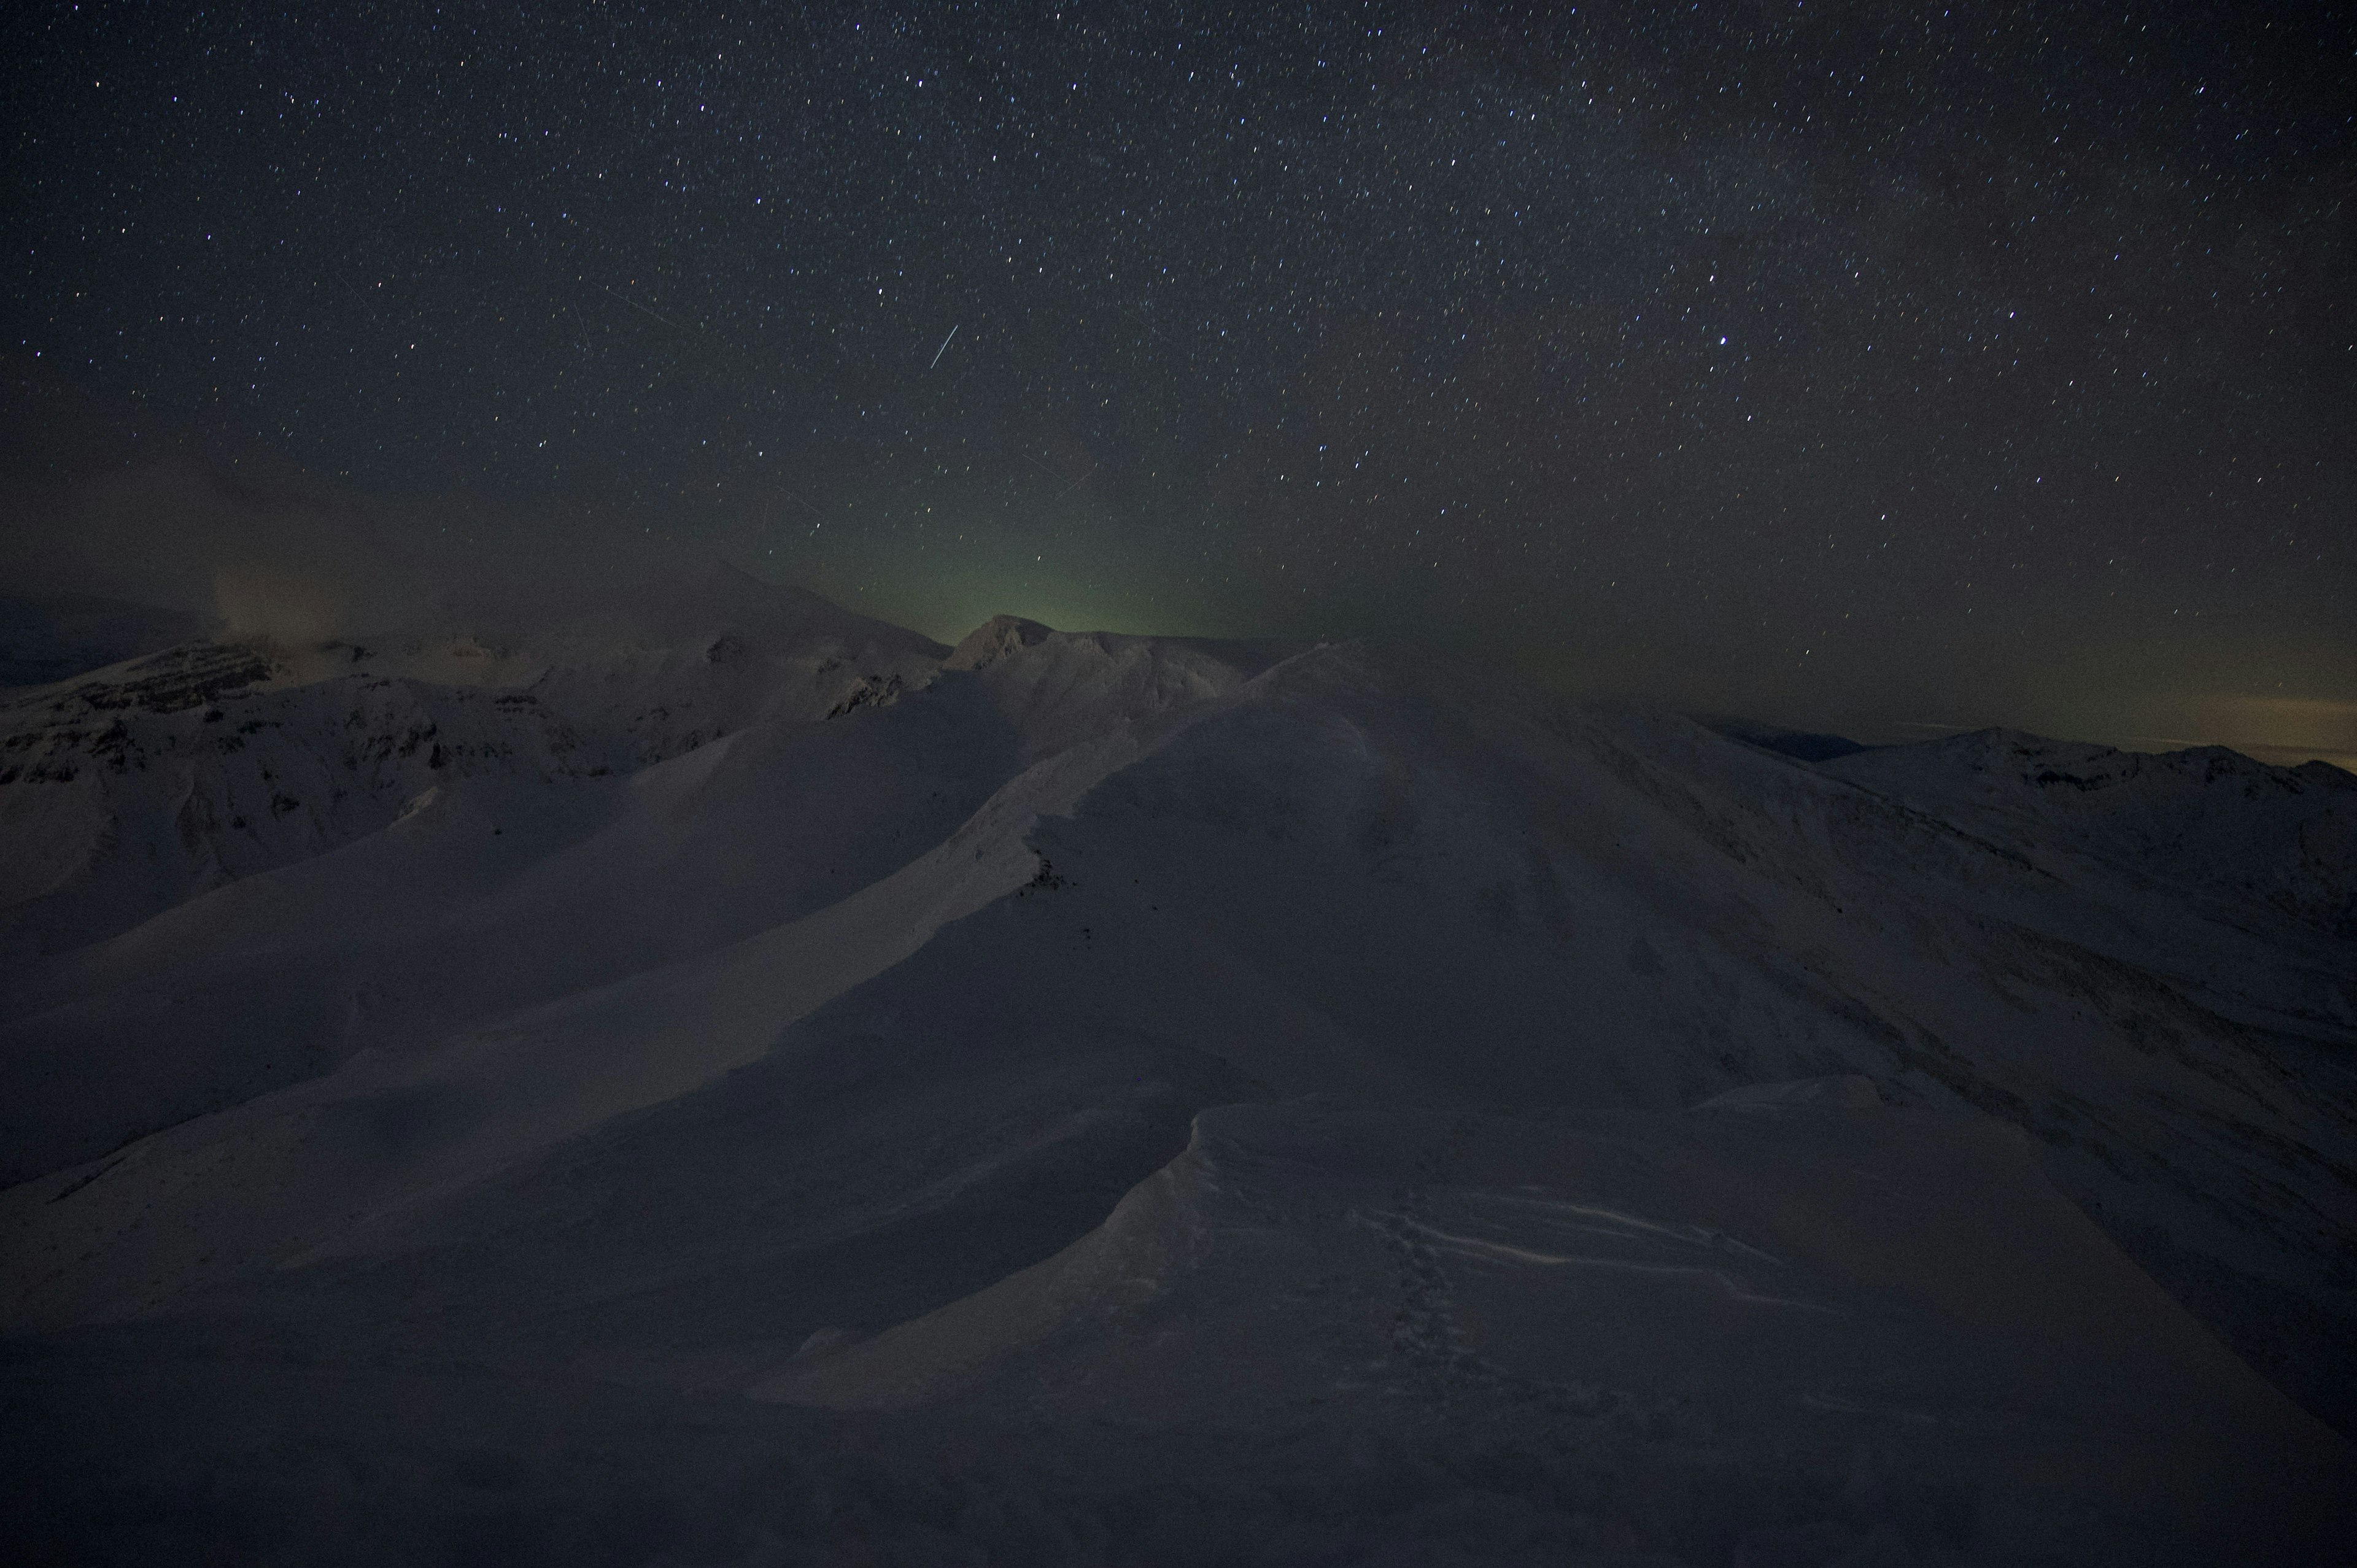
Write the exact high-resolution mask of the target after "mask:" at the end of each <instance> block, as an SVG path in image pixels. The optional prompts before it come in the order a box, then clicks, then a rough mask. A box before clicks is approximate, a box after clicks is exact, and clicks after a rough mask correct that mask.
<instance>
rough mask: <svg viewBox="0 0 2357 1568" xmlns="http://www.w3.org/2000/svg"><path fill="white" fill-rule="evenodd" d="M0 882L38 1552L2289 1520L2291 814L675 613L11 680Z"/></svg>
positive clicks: (1407, 1554) (2332, 1390)
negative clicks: (222, 1545) (234, 1544)
mask: <svg viewBox="0 0 2357 1568" xmlns="http://www.w3.org/2000/svg"><path fill="white" fill-rule="evenodd" d="M0 846H5V848H4V849H0V1181H5V1182H6V1183H8V1184H9V1185H8V1186H7V1187H6V1189H5V1191H0V1325H5V1332H6V1335H7V1339H6V1341H5V1344H6V1356H7V1361H6V1369H7V1382H6V1388H7V1393H6V1395H5V1398H6V1399H7V1401H8V1402H9V1405H10V1407H11V1408H10V1411H9V1412H8V1418H7V1421H6V1423H5V1424H6V1427H7V1430H8V1432H9V1434H10V1435H9V1438H8V1440H7V1441H8V1444H9V1448H10V1452H9V1455H8V1459H9V1468H10V1471H11V1474H12V1476H13V1477H14V1478H13V1479H12V1480H11V1481H10V1482H9V1483H8V1485H9V1486H10V1487H12V1488H13V1496H12V1498H11V1501H12V1503H14V1504H15V1505H16V1507H17V1508H18V1509H20V1510H21V1511H22V1513H23V1515H24V1517H26V1518H27V1519H28V1520H32V1521H33V1522H32V1523H31V1524H29V1525H28V1526H27V1530H31V1531H34V1532H36V1533H34V1534H30V1535H28V1536H27V1539H28V1540H38V1541H41V1542H43V1543H45V1544H46V1546H47V1547H49V1548H54V1550H55V1551H56V1552H57V1553H58V1554H59V1556H60V1557H65V1556H69V1555H72V1554H79V1555H80V1556H81V1558H82V1559H84V1560H98V1561H117V1560H121V1561H134V1560H145V1559H147V1558H151V1557H153V1556H155V1555H156V1554H159V1553H164V1552H192V1551H194V1550H195V1549H196V1548H198V1547H199V1545H202V1544H203V1543H206V1542H210V1541H219V1540H222V1539H233V1540H235V1541H239V1542H242V1547H241V1548H240V1550H239V1551H238V1552H237V1555H238V1556H239V1557H240V1558H241V1559H242V1560H247V1561H272V1560H285V1561H300V1560H318V1559H319V1558H321V1557H322V1556H337V1557H346V1558H350V1559H351V1560H360V1559H361V1558H362V1557H364V1556H371V1557H372V1558H373V1559H374V1560H384V1561H458V1560H466V1559H467V1558H468V1557H470V1556H471V1557H479V1558H480V1559H482V1560H485V1561H492V1560H498V1561H534V1560H538V1559H540V1558H542V1557H545V1558H547V1559H548V1560H550V1561H556V1560H564V1561H568V1562H573V1561H584V1560H587V1561H613V1562H654V1561H672V1562H684V1561H696V1562H743V1563H754V1562H798V1561H817V1562H828V1561H864V1560H870V1559H866V1558H862V1557H861V1556H860V1555H859V1554H860V1553H861V1552H871V1551H872V1552H878V1553H885V1554H890V1553H898V1555H897V1556H894V1555H887V1556H886V1557H885V1558H884V1560H890V1561H912V1562H923V1561H939V1562H968V1563H971V1562H982V1561H988V1562H993V1563H1000V1562H1052V1561H1072V1562H1170V1563H1181V1562H1189V1563H1192V1562H1204V1563H1211V1562H1229V1561H1236V1562H1257V1561H1265V1562H1276V1563H1294V1562H1329V1561H1330V1562H1336V1563H1356V1562H1403V1563H1404V1562H1482V1563H1490V1562H1521V1561H1529V1562H1549V1563H1557V1562H1566V1561H1574V1562H1576V1561H1597V1562H1621V1563H1637V1562H1650V1563H1670V1562H1685V1563H1696V1564H1700V1563H1736V1562H1742V1563H1770V1562H1773V1563H1835V1562H1846V1563H1905V1562H1919V1561H1920V1562H1953V1561H2057V1562H2121V1563H2130V1562H2134V1563H2149V1562H2160V1561H2184V1562H2208V1561H2221V1560H2226V1559H2230V1558H2240V1559H2243V1560H2249V1561H2282V1562H2299V1561H2329V1560H2330V1553H2331V1551H2332V1548H2333V1546H2334V1545H2335V1544H2336V1543H2345V1541H2346V1540H2347V1539H2348V1537H2347V1535H2346V1534H2345V1533H2337V1532H2345V1531H2346V1530H2348V1529H2349V1528H2350V1526H2351V1525H2352V1522H2357V1520H2352V1514H2351V1512H2350V1505H2349V1504H2348V1503H2347V1502H2346V1501H2345V1499H2346V1498H2348V1497H2350V1496H2352V1495H2357V1455H2352V1448H2351V1445H2350V1443H2349V1440H2348V1439H2349V1434H2352V1432H2357V1272H2352V1268H2353V1267H2357V1190H2353V1189H2357V1079H2352V1049H2357V779H2352V777H2351V776H2350V775H2348V774H2346V773H2344V772H2341V770H2339V769H2337V768H2331V767H2330V766H2327V765H2325V764H2322V763H2314V764H2309V765H2308V766H2306V767H2301V768H2276V767H2269V766H2266V765H2263V764H2260V763H2257V762H2255V761H2252V760H2250V759H2248V758H2246V757H2241V756H2238V755H2236V754H2234V753H2233V752H2229V751H2224V750H2222V749H2217V748H2210V749H2204V750H2194V751H2185V752H2178V753H2172V754H2167V755H2161V756H2140V755H2136V754H2129V753H2123V752H2118V751H2113V750H2110V749H2108V748H2104V747H2101V746H2084V745H2077V744H2072V743H2068V742H2059V741H2050V740H2043V739H2039V738H2037V737H2032V736H2022V735H2018V734H2013V733H2008V732H2002V731H1990V732H1983V733H1979V734H1975V735H1968V736H1956V737H1953V738H1951V739H1947V740H1942V741H1936V742H1931V743H1926V744H1922V745H1917V746H1889V747H1876V748H1863V749H1847V750H1845V749H1844V747H1843V746H1839V745H1835V744H1829V739H1828V737H1824V736H1788V735H1784V734H1781V733H1780V732H1776V731H1773V730H1769V729H1765V728H1762V727H1760V726H1755V725H1743V724H1740V723H1738V722H1733V721H1727V722H1714V723H1713V724H1705V723H1702V722H1699V721H1696V720H1695V719H1692V718H1688V717H1685V716H1683V715H1681V714H1675V713H1672V712H1668V711H1664V710H1661V709H1656V708H1651V707H1647V706H1643V705H1641V704H1633V703H1578V702H1574V701H1570V700H1567V699H1565V698H1563V697H1560V696H1557V695H1555V694H1553V693H1547V692H1544V691H1541V690H1538V689H1535V688H1533V687H1529V686H1527V685H1524V684H1523V683H1521V682H1517V681H1515V680H1513V679H1512V678H1510V677H1508V676H1506V675H1504V674H1501V672H1499V671H1495V670H1492V669H1489V668H1486V667H1483V666H1480V665H1477V664H1473V663H1469V662H1465V661H1461V660H1455V659H1452V658H1446V657H1442V656H1438V655H1435V654H1432V653H1429V652H1425V651H1420V650H1415V649H1413V648H1405V647H1395V646H1384V645H1375V644H1363V643H1337V644H1330V645H1329V644H1317V645H1302V644H1284V645H1279V644H1263V643H1237V642H1211V641H1203V640H1195V639H1153V638H1136V637H1120V636H1113V635H1107V634H1090V633H1071V632H1062V631H1055V630H1051V629H1049V628H1046V627H1043V626H1039V625H1038V624H1036V623H1032V622H1028V621H1023V620H1017V619H1014V618H999V619H997V620H994V621H992V622H990V623H988V624H986V625H985V626H984V627H982V628H978V629H977V630H975V631H974V633H973V635H971V636H970V637H968V638H966V639H964V640H963V642H962V643H960V644H959V645H958V646H957V647H956V648H955V649H953V650H952V649H948V648H944V647H942V646H941V645H940V644H937V643H934V642H932V641H931V640H930V639H926V638H923V637H921V636H919V635H917V634H915V633H912V632H909V631H905V630H902V629H900V628H895V627H890V626H888V625H885V624H882V623H880V622H877V621H874V620H869V619H866V618H861V617H858V616H856V615H852V614H849V613H847V612H845V611H843V610H840V609H838V608H836V607H834V606H832V605H829V604H827V603H825V602H824V601H823V600H820V599H818V598H816V597H815V596H811V595H808V594H803V593H800V592H797V591H795V590H791V589H781V588H777V587H773V586H770V585H766V584H763V583H760V582H759V581H757V580H756V579H754V578H751V577H749V576H747V575H742V574H738V573H736V572H733V571H731V570H728V569H726V568H721V569H716V570H715V571H713V572H711V573H709V574H706V575H702V576H700V577H696V578H694V579H691V580H686V581H682V582H677V583H670V584H653V585H640V586H639V587H638V588H637V589H636V590H635V591H634V592H633V593H632V595H631V596H630V598H629V599H628V601H627V602H624V603H620V604H615V605H606V606H599V607H594V608H593V609H583V610H577V611H572V612H556V611H544V612H537V613H535V614H533V615H532V616H529V617H521V616H511V617H508V618H504V619H502V618H498V617H474V618H450V617H443V618H438V619H435V618H428V619H421V620H419V621H418V622H417V623H415V624H412V625H406V626H400V627H391V628H382V631H381V632H380V633H374V634H366V635H360V636H354V637H349V638H347V639H344V640H339V641H335V642H328V643H324V644H319V643H310V642H304V643H299V644H296V645H291V646H290V645H286V644H284V643H268V642H237V643H231V642H211V641H182V642H178V643H176V644H174V645H173V646H171V647H168V648H166V649H163V650H159V651H153V652H145V653H143V654H141V655H139V656H137V657H134V658H131V659H128V660H124V661H122V662H118V663H114V664H112V665H109V666H107V667H105V668H102V669H99V670H95V671H90V672H87V673H82V674H79V675H77V676H74V677H72V678H70V679H67V680H62V681H59V682H54V683H51V684H47V685H42V686H38V687H26V688H21V689H16V690H12V691H9V692H7V693H0ZM1386 1553H1389V1555H1385V1554H1386ZM1451 1553H1454V1554H1455V1555H1450V1554H1451Z"/></svg>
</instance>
